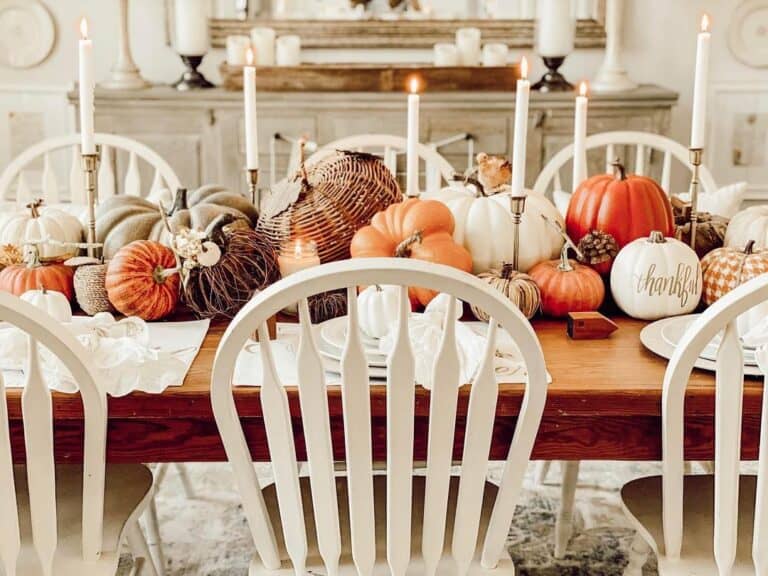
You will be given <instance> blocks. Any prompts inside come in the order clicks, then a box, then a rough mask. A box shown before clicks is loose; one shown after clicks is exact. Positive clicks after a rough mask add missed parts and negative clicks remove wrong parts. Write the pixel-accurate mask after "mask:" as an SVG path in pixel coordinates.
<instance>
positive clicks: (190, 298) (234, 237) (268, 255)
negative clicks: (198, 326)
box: [177, 214, 280, 318]
mask: <svg viewBox="0 0 768 576" xmlns="http://www.w3.org/2000/svg"><path fill="white" fill-rule="evenodd" d="M233 224H234V226H233ZM205 238H206V242H204V243H203V247H204V248H205V249H207V250H209V251H210V250H211V249H212V250H213V251H217V256H218V258H214V260H215V261H214V262H207V264H208V265H194V266H188V265H187V263H186V262H185V263H184V269H185V273H184V282H183V285H182V300H183V302H184V303H185V304H186V305H187V306H188V307H189V308H190V309H191V310H192V311H193V312H194V313H195V314H196V315H197V316H199V317H201V318H210V317H213V316H219V315H221V316H226V317H227V318H232V317H233V316H235V314H237V313H238V312H239V311H240V309H241V308H242V307H243V306H244V305H245V304H246V303H247V302H248V301H249V300H250V299H251V297H252V296H253V294H254V293H255V292H256V291H258V290H261V289H263V288H265V287H266V286H268V285H269V284H271V283H273V282H275V281H276V280H277V279H278V278H280V269H279V268H278V266H277V254H276V252H275V251H274V250H273V248H272V246H271V245H270V244H269V242H267V240H266V239H265V238H264V236H263V235H261V234H260V233H258V232H256V231H254V230H250V229H247V228H243V227H242V226H238V225H237V223H236V222H235V218H233V217H232V216H231V215H229V214H222V215H221V216H219V217H217V218H216V220H214V221H213V222H211V224H210V225H209V226H208V228H207V229H206V231H205ZM210 243H213V244H214V245H215V247H213V246H211V245H210ZM178 253H179V251H178V249H177V254H178ZM200 260H203V259H202V258H200Z"/></svg>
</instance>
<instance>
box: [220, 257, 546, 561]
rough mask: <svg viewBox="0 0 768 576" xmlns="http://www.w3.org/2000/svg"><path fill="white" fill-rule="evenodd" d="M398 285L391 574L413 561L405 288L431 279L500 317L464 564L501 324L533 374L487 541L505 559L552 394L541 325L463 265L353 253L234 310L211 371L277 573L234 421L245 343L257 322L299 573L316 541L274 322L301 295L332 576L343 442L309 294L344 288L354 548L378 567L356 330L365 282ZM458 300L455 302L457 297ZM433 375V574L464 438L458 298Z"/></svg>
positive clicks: (462, 500) (467, 490) (479, 426)
mask: <svg viewBox="0 0 768 576" xmlns="http://www.w3.org/2000/svg"><path fill="white" fill-rule="evenodd" d="M372 284H394V285H399V286H401V291H400V304H399V315H398V316H399V318H398V328H397V336H396V342H395V344H394V349H393V351H392V353H391V354H390V355H389V358H388V361H387V466H386V470H387V504H386V506H387V528H386V530H387V534H386V536H387V538H386V541H387V560H388V562H389V565H390V568H391V570H392V573H393V574H396V575H398V576H402V575H404V574H405V570H406V568H407V567H408V563H409V560H410V558H411V505H412V502H411V485H412V473H413V439H414V401H415V396H414V392H415V384H414V381H415V380H414V379H415V367H414V356H413V351H412V349H411V343H410V339H409V337H408V322H409V317H410V315H411V312H410V303H409V299H408V289H407V286H408V285H416V286H422V287H426V288H431V289H435V290H440V291H442V292H445V293H448V294H450V295H451V296H452V297H454V298H458V299H461V300H464V301H465V302H472V303H474V304H476V305H478V306H480V307H481V308H482V309H484V310H486V311H487V312H488V313H489V314H490V316H491V318H492V320H491V321H490V324H489V328H488V330H487V346H486V349H485V354H484V358H483V360H482V362H481V365H480V368H479V371H478V373H477V376H476V378H475V380H474V383H473V384H472V390H471V397H470V401H469V413H468V415H467V422H466V431H465V435H464V452H463V458H462V465H461V476H460V484H459V492H458V501H457V507H456V518H457V519H459V518H460V519H461V521H460V522H459V521H457V522H456V525H455V529H454V533H453V540H452V555H453V557H454V558H455V560H456V562H457V563H458V566H459V567H460V571H459V574H463V573H464V572H462V571H461V569H464V568H466V567H468V566H469V564H470V563H471V562H472V559H473V557H474V555H475V550H476V547H477V540H478V526H479V522H480V516H481V505H482V500H483V491H484V483H485V480H486V472H487V463H488V454H489V447H490V444H491V436H492V432H493V425H494V420H495V408H496V400H497V394H498V387H497V383H496V378H495V371H494V366H493V359H494V355H495V351H496V345H495V342H496V334H497V323H499V324H500V325H501V327H502V328H503V329H505V330H507V331H508V332H509V334H510V335H511V336H512V337H513V339H514V340H515V342H516V344H517V346H518V347H519V350H520V352H521V354H522V358H523V359H524V361H525V363H526V367H527V370H528V383H527V385H526V390H525V399H524V401H523V404H522V408H521V411H520V416H519V419H518V421H517V426H516V429H515V435H514V438H513V440H512V443H511V446H510V449H509V453H508V458H507V461H506V465H505V466H504V472H503V475H502V479H501V485H500V488H499V492H498V496H497V499H496V503H495V506H494V508H493V512H492V515H491V519H490V524H489V526H488V530H487V533H486V537H485V540H484V542H483V553H482V562H483V565H484V566H486V567H493V566H495V565H496V563H497V562H498V560H499V557H500V555H501V554H502V551H503V548H504V544H505V540H506V536H507V532H508V530H509V526H510V522H511V520H512V516H513V514H514V509H515V504H516V502H517V499H518V495H519V491H520V488H521V484H522V481H523V476H524V474H525V469H526V464H527V462H528V459H529V458H530V454H531V450H532V448H533V442H534V439H535V437H536V433H537V430H538V427H539V422H540V419H541V415H542V411H543V408H544V403H545V399H546V391H547V380H546V378H547V376H546V369H545V365H544V357H543V354H542V350H541V347H540V346H539V342H538V339H537V338H536V334H535V333H534V331H533V329H532V328H531V325H530V324H529V323H528V321H527V320H526V319H525V317H524V316H523V315H522V314H521V313H520V312H519V310H518V309H517V308H516V307H515V306H514V305H513V304H511V303H510V301H509V300H508V299H506V298H504V297H503V296H502V295H501V294H500V293H499V292H497V291H495V290H493V289H492V288H490V287H489V286H488V285H487V284H485V283H483V282H482V281H480V280H479V279H477V278H475V277H474V276H471V275H469V274H466V273H463V272H460V271H458V270H456V269H454V268H450V267H446V266H442V265H437V264H430V263H426V262H418V261H413V260H404V259H395V258H391V259H389V258H387V259H384V258H374V259H360V260H347V261H343V262H334V263H331V264H326V265H323V266H320V267H317V268H313V269H311V270H305V271H302V272H299V273H296V274H294V275H291V276H290V277H288V278H285V279H283V280H281V281H280V282H278V283H276V284H274V285H272V286H270V287H269V288H267V289H266V290H264V291H263V292H261V293H259V294H258V295H257V296H256V297H255V298H254V299H253V300H251V302H249V303H248V304H247V305H246V306H245V307H244V308H243V310H242V311H241V312H240V313H239V314H238V315H237V316H236V317H235V319H234V320H233V321H232V323H231V324H230V326H229V328H228V329H227V331H226V333H225V334H224V337H223V338H222V341H221V344H220V346H219V349H218V351H217V353H216V359H215V361H214V366H213V374H212V378H213V381H212V389H211V396H212V403H213V410H214V414H215V417H216V421H217V423H218V426H219V431H220V433H221V436H222V440H223V442H224V446H225V449H226V452H227V456H228V458H229V460H230V462H231V463H232V465H233V468H234V470H235V475H236V478H237V482H238V485H239V488H240V492H241V495H242V497H243V506H244V508H245V511H246V515H247V517H248V521H249V524H250V529H251V533H252V535H253V538H254V541H255V544H256V548H257V550H258V552H259V555H260V557H261V559H262V562H263V563H264V564H265V566H266V567H267V568H268V569H276V568H278V567H279V566H280V560H279V558H278V553H277V549H276V545H275V537H274V534H273V532H272V526H271V525H270V523H269V519H268V516H267V514H266V512H265V507H264V500H263V497H262V494H261V492H260V489H259V483H258V479H257V477H256V473H255V471H254V467H253V465H252V463H251V457H250V452H249V450H248V445H247V443H246V440H245V437H244V435H243V430H242V428H241V425H240V421H239V420H238V415H237V409H236V407H235V402H234V398H233V394H232V375H233V371H234V367H235V361H236V359H237V357H238V354H239V353H240V351H241V349H242V347H243V345H244V344H245V342H246V340H247V339H248V337H249V336H250V335H251V334H253V332H254V330H256V329H257V328H258V331H259V335H260V340H261V342H263V344H262V346H261V359H262V365H263V371H262V374H261V378H262V380H261V404H262V412H263V415H264V424H265V426H266V432H267V440H268V444H269V451H270V455H271V459H272V467H273V471H274V477H275V483H276V491H277V497H278V503H279V508H280V518H281V521H282V526H283V534H284V541H285V543H286V549H287V552H288V554H289V555H290V558H291V561H292V563H293V568H294V570H295V571H296V573H297V574H302V573H303V569H304V566H305V560H306V555H307V539H306V533H305V526H304V515H303V512H302V500H301V493H300V488H299V477H298V474H297V462H296V452H295V448H294V439H293V432H292V427H291V415H290V411H289V408H288V401H287V395H286V392H285V389H284V388H283V383H282V382H281V381H280V379H279V377H278V375H277V371H276V368H275V364H274V359H273V356H272V352H271V345H270V344H269V343H268V332H267V327H266V321H267V319H268V318H270V317H271V316H272V315H273V314H275V313H276V312H278V311H279V310H281V309H282V308H284V307H285V306H287V305H289V304H291V303H296V302H297V301H298V303H299V319H300V323H301V329H300V333H301V341H300V344H299V347H298V360H297V369H298V370H297V374H298V389H299V397H300V400H301V416H302V425H303V429H304V441H305V442H306V448H307V455H308V461H309V470H310V485H311V491H312V501H313V504H314V515H315V525H316V532H317V535H318V539H319V550H320V554H321V556H322V559H323V562H324V563H325V566H326V568H327V570H328V574H336V573H337V572H336V568H337V566H338V563H339V554H340V550H341V543H340V542H341V537H340V533H339V517H338V511H337V510H338V508H337V495H336V484H335V479H334V462H333V450H332V446H331V433H330V426H329V413H328V401H327V396H326V377H325V374H324V368H323V363H322V362H321V357H320V354H319V352H318V348H317V345H316V343H315V341H314V338H313V332H312V326H311V322H310V319H309V310H308V305H307V298H308V297H309V296H311V295H314V294H318V293H321V292H326V291H328V290H333V289H338V288H346V289H347V298H348V311H349V315H348V323H347V337H346V338H347V339H346V345H345V347H344V353H343V357H342V360H341V394H342V403H343V412H344V438H345V446H346V466H347V483H348V493H349V514H350V529H351V546H352V556H353V560H354V563H355V565H356V567H357V570H358V573H359V574H371V573H372V572H371V570H372V568H373V566H374V563H375V561H376V535H375V528H374V492H373V479H372V464H373V462H372V442H371V436H370V434H366V433H365V431H370V430H371V412H370V396H369V378H368V366H367V361H366V358H365V354H364V349H363V344H362V340H361V334H360V331H359V328H358V316H359V314H360V311H359V310H358V309H357V287H358V286H359V285H372ZM453 301H454V300H453V298H452V299H451V304H453ZM448 308H449V309H450V311H449V312H448V313H447V315H446V316H447V317H446V326H447V328H446V329H445V331H444V334H443V337H442V343H441V345H440V350H439V351H438V353H437V359H436V362H435V366H434V371H433V375H434V377H433V379H432V382H433V385H432V391H431V395H430V419H429V436H428V442H429V447H428V456H427V465H426V487H425V501H424V519H425V520H424V523H423V529H422V554H423V557H424V562H425V566H426V567H427V573H434V572H429V570H430V569H433V568H435V567H436V566H437V561H438V560H439V559H440V557H441V556H442V551H443V544H444V537H445V528H446V512H447V501H448V489H449V482H450V475H451V465H452V454H453V446H454V425H455V419H456V406H457V395H458V390H459V385H460V384H462V382H461V381H460V376H459V372H460V370H459V357H458V354H457V349H456V346H457V344H456V334H455V323H454V321H453V320H454V315H455V307H454V306H453V305H450V306H449V307H448Z"/></svg>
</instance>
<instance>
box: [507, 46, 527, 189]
mask: <svg viewBox="0 0 768 576" xmlns="http://www.w3.org/2000/svg"><path fill="white" fill-rule="evenodd" d="M530 95H531V83H530V81H529V80H528V59H527V58H526V57H525V56H523V59H522V61H521V62H520V79H519V80H518V81H517V95H516V97H515V136H514V142H513V144H512V195H513V196H522V195H523V194H524V192H523V189H524V187H525V157H526V154H525V151H526V145H527V141H528V100H529V99H530Z"/></svg>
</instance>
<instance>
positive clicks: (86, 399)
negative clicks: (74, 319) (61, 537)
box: [0, 292, 107, 576]
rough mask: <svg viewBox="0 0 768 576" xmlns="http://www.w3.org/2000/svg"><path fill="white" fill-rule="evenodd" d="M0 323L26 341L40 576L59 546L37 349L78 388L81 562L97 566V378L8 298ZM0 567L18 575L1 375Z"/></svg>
mask: <svg viewBox="0 0 768 576" xmlns="http://www.w3.org/2000/svg"><path fill="white" fill-rule="evenodd" d="M0 321H3V322H8V323H10V324H11V325H13V326H16V327H17V328H18V329H20V330H21V331H23V332H25V333H26V334H27V336H28V339H29V345H28V360H27V364H26V368H25V374H26V381H25V388H24V392H23V393H22V397H21V405H22V416H23V420H24V443H25V448H26V473H27V488H28V494H29V507H30V520H31V527H32V540H33V544H34V547H35V550H36V551H37V554H38V557H39V559H40V563H41V565H42V568H43V574H44V575H45V576H50V575H51V574H52V570H53V565H52V564H53V557H54V553H55V551H56V545H57V540H58V535H57V525H56V473H55V466H54V452H53V413H52V408H51V393H50V390H49V388H48V386H47V384H46V383H45V381H44V378H43V374H42V368H41V363H40V355H39V354H40V346H44V347H45V348H47V349H48V350H50V352H51V353H52V354H53V355H54V356H56V357H57V358H58V359H59V360H60V361H61V362H62V363H63V365H64V366H65V367H66V368H67V369H68V370H69V372H70V373H71V374H72V377H73V378H74V380H75V381H76V382H78V385H79V388H80V394H81V396H82V400H83V409H84V412H85V446H84V458H83V511H82V514H83V515H82V538H83V559H84V560H86V561H95V560H97V559H98V556H99V554H100V552H101V548H102V526H103V521H104V477H105V450H106V435H107V400H106V396H105V395H104V394H103V393H101V392H99V389H98V387H97V384H96V380H97V375H96V373H95V372H94V371H93V369H92V368H91V367H90V366H89V364H88V362H87V357H88V353H87V351H86V350H85V348H84V347H83V346H82V344H80V342H79V341H78V340H77V339H76V338H75V337H74V336H73V335H72V334H71V333H70V332H69V331H68V330H67V329H66V328H65V327H63V326H62V325H61V324H60V323H58V322H56V321H54V320H53V318H51V317H50V316H49V315H48V314H46V313H45V312H43V311H42V310H39V309H37V308H35V307H34V306H32V305H31V304H28V303H27V302H24V301H22V300H20V299H19V298H16V297H15V296H12V295H10V294H7V293H3V292H0ZM0 400H2V401H0V510H2V511H3V521H2V522H0V566H2V567H3V568H4V570H5V574H8V575H13V574H15V573H16V570H15V565H16V559H17V557H18V555H19V550H20V542H21V535H20V531H19V516H18V513H17V502H16V496H15V486H14V469H13V461H12V458H11V443H10V430H9V427H8V410H7V405H6V400H5V386H4V383H3V379H2V374H0Z"/></svg>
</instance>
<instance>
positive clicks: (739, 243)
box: [725, 204, 768, 249]
mask: <svg viewBox="0 0 768 576" xmlns="http://www.w3.org/2000/svg"><path fill="white" fill-rule="evenodd" d="M750 240H754V241H755V248H756V249H766V248H768V205H764V204H763V205H760V206H750V207H749V208H747V209H746V210H742V211H741V212H738V213H737V214H736V215H735V216H734V217H733V218H731V221H730V222H729V223H728V229H727V230H726V232H725V246H726V247H728V248H738V249H742V248H744V246H746V245H747V243H748V242H749V241H750Z"/></svg>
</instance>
